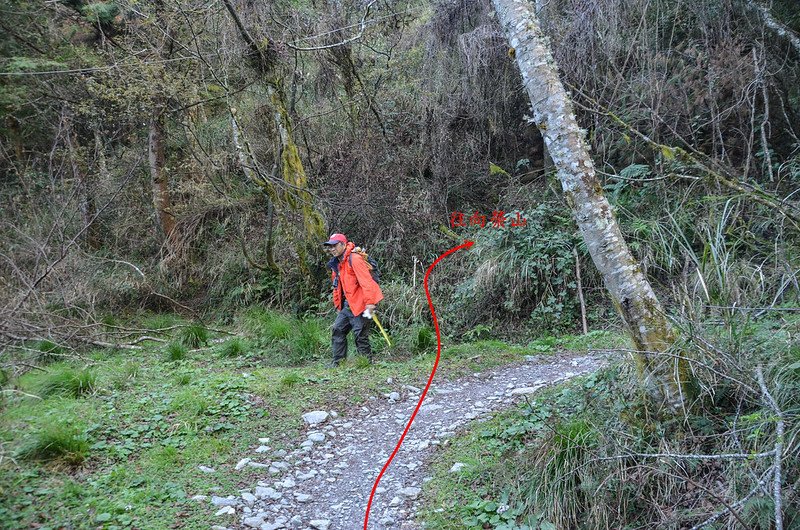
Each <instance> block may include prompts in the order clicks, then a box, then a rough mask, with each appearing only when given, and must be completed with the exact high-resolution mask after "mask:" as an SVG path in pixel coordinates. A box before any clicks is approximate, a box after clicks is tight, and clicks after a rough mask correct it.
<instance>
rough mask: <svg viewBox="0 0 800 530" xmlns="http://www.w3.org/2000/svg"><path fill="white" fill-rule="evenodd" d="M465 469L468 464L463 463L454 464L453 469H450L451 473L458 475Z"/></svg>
mask: <svg viewBox="0 0 800 530" xmlns="http://www.w3.org/2000/svg"><path fill="white" fill-rule="evenodd" d="M465 467H467V464H464V463H463V462H456V463H455V464H453V467H451V468H450V473H458V472H459V471H461V470H462V469H464V468H465Z"/></svg>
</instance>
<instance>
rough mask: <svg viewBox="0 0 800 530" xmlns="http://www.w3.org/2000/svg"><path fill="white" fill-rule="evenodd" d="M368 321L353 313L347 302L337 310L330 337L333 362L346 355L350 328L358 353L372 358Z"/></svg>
mask: <svg viewBox="0 0 800 530" xmlns="http://www.w3.org/2000/svg"><path fill="white" fill-rule="evenodd" d="M369 322H370V321H369V319H366V318H363V317H360V316H358V317H357V316H355V315H353V312H352V311H351V310H350V306H349V305H347V304H345V306H344V309H342V310H341V311H339V315H338V316H337V317H336V321H335V322H334V323H333V335H332V337H331V346H332V347H333V363H334V364H339V363H341V362H342V361H344V359H345V357H347V333H348V332H349V331H350V330H352V331H353V337H355V340H356V350H358V353H359V354H360V355H363V356H364V357H366V358H367V359H369V360H370V361H371V360H372V350H371V349H370V347H369Z"/></svg>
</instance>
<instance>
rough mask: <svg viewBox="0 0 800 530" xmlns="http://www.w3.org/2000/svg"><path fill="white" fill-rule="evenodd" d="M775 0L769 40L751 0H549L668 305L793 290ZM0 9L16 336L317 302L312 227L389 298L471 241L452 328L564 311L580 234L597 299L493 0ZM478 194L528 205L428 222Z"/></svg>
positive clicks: (784, 66)
mask: <svg viewBox="0 0 800 530" xmlns="http://www.w3.org/2000/svg"><path fill="white" fill-rule="evenodd" d="M226 5H230V10H229V9H226ZM792 7H793V6H792V4H791V2H786V3H781V2H775V3H774V5H773V6H772V11H771V13H773V15H770V17H771V18H770V19H769V21H770V22H771V23H772V24H779V25H780V27H781V28H784V29H782V31H784V32H788V33H783V34H780V33H776V31H775V29H773V28H772V27H770V26H771V25H770V23H769V22H767V21H765V19H764V18H763V15H762V14H761V11H760V7H759V4H756V3H754V2H749V3H748V2H732V1H731V2H728V1H713V2H711V1H709V2H705V1H704V2H699V3H693V4H686V3H683V2H672V1H663V2H661V1H658V2H653V1H642V2H637V1H631V2H624V3H620V2H602V1H599V2H549V3H547V4H546V5H543V6H542V7H541V11H540V17H541V19H542V20H543V24H544V25H545V27H546V30H547V32H548V34H549V35H550V38H551V39H552V47H553V50H554V53H555V56H556V60H557V63H558V64H559V65H560V67H561V72H562V75H563V79H564V82H565V84H566V85H567V87H568V89H569V90H570V91H571V92H572V94H573V98H574V100H575V103H576V105H577V109H578V112H579V114H580V116H579V121H580V123H581V124H582V125H583V126H584V127H585V128H586V130H587V134H588V140H589V142H590V144H591V147H592V149H593V151H594V153H595V155H594V156H595V158H596V166H597V168H598V170H599V174H600V176H601V177H602V185H603V187H604V189H605V191H606V193H607V195H608V197H609V198H610V199H611V201H612V203H613V204H614V206H615V208H616V212H617V215H618V216H619V218H620V220H621V222H622V225H623V227H624V231H625V235H626V236H627V238H628V240H629V242H630V244H631V246H632V248H633V250H634V252H635V253H636V255H637V257H638V258H639V259H640V260H641V261H642V262H643V264H644V267H645V268H646V270H647V272H648V274H649V275H650V276H651V278H653V279H654V280H656V282H657V283H658V285H659V286H660V288H661V289H662V290H663V294H662V296H666V297H668V299H669V300H673V301H696V300H700V301H702V302H704V303H705V304H706V305H733V304H736V305H742V301H743V300H744V298H743V297H745V296H747V301H748V304H750V305H754V306H760V305H770V304H772V303H775V302H779V301H781V300H782V299H783V297H785V296H786V294H787V293H788V292H789V291H788V290H789V289H790V288H796V287H797V285H796V283H797V280H796V277H795V269H793V268H792V264H794V263H796V256H795V255H794V250H793V248H794V247H793V246H792V245H790V244H786V243H787V238H791V237H793V234H794V233H795V232H796V230H794V229H793V226H794V225H795V224H796V223H797V218H798V214H797V211H796V208H795V206H794V203H793V202H792V199H793V198H794V197H793V196H792V195H791V194H792V193H793V191H794V190H795V189H796V184H797V179H798V171H799V170H798V164H799V163H800V162H798V153H797V149H798V140H797V136H796V131H795V127H796V124H797V123H798V97H799V95H798V93H797V91H798V89H797V86H798V84H797V73H798V72H797V68H798V65H797V53H798V50H797V48H796V47H794V46H793V44H796V42H797V41H796V38H794V37H793V34H792V33H791V31H792V28H794V29H796V26H793V24H795V25H796V24H797V17H798V15H797V13H796V12H795V11H794V10H792V9H791V8H792ZM3 12H4V14H5V16H4V20H3V30H4V37H3V42H2V52H3V56H4V57H5V58H6V59H5V63H4V64H5V67H4V72H3V75H2V78H1V81H2V85H1V89H2V92H1V93H0V97H1V98H2V100H1V103H2V106H3V115H4V116H5V118H4V122H3V124H2V130H1V131H0V134H2V136H3V143H2V145H3V153H2V165H3V167H2V178H3V179H4V186H3V189H2V193H3V194H4V197H3V219H2V222H3V226H4V228H3V232H4V234H5V243H6V244H5V250H4V260H3V265H2V267H3V278H4V282H5V285H4V287H5V289H4V292H5V298H6V299H5V300H4V303H3V305H4V309H3V312H4V320H5V321H6V324H5V326H6V327H7V331H8V332H14V334H16V335H19V336H22V337H26V338H27V337H29V336H33V335H37V331H36V330H39V331H41V330H42V329H47V330H48V333H51V334H52V333H58V326H59V325H61V324H64V325H67V323H68V322H71V321H72V320H73V319H74V320H76V321H78V322H80V323H81V325H82V331H81V332H80V333H81V334H83V335H86V336H89V335H91V330H92V326H93V325H95V324H97V321H96V319H97V318H98V315H100V314H101V313H103V312H110V311H118V310H129V309H131V308H148V309H162V308H170V309H181V308H184V309H185V308H186V307H191V308H192V309H193V310H195V311H198V312H200V313H203V312H207V311H211V312H213V313H215V314H216V315H218V316H224V315H225V314H226V313H229V312H230V311H231V310H233V309H235V308H237V307H241V306H246V305H249V304H252V303H262V304H267V305H279V306H282V307H285V308H290V309H292V310H294V311H298V312H302V311H306V310H309V309H310V310H313V308H314V306H315V304H318V303H319V300H320V294H321V293H324V292H325V291H326V290H327V284H326V283H325V281H326V275H325V273H324V272H323V271H322V268H321V263H322V261H323V259H324V258H323V256H322V254H321V252H320V249H319V245H318V244H317V243H318V241H319V240H321V239H324V237H323V236H324V235H325V234H327V233H330V232H331V231H342V232H345V233H346V234H347V235H348V236H349V237H350V239H351V240H353V241H356V242H357V243H359V244H362V245H364V246H366V248H368V249H369V250H370V251H372V252H373V253H374V254H375V255H376V256H378V257H380V261H381V264H382V268H383V269H384V270H385V272H384V274H385V277H386V278H387V279H388V280H389V282H390V283H389V284H388V285H387V288H388V290H389V291H390V292H391V296H390V297H388V298H389V299H390V300H391V299H394V300H403V303H405V301H406V300H407V298H408V297H409V296H412V295H411V294H410V293H409V292H406V291H405V290H406V289H407V286H408V280H409V278H410V277H411V276H412V275H413V270H414V268H415V266H414V263H415V257H416V259H419V260H421V262H425V263H427V262H429V260H430V258H431V257H433V256H436V255H438V254H437V251H439V250H440V249H442V248H444V247H445V246H447V245H448V243H449V242H450V241H451V240H456V241H457V240H460V239H462V238H463V237H465V236H469V237H473V238H478V239H481V238H483V239H486V241H487V245H484V246H482V247H483V248H484V249H485V252H482V253H481V254H480V255H479V256H477V258H476V263H474V264H471V265H477V266H471V265H466V264H465V266H464V268H463V270H464V272H463V273H462V274H459V275H457V276H456V277H455V278H453V279H451V280H448V281H447V283H449V285H450V287H451V293H450V294H451V296H452V301H453V304H452V306H453V308H454V310H453V315H452V316H453V318H451V319H450V321H451V324H456V323H457V324H459V325H460V326H463V327H465V328H466V329H470V328H472V327H474V326H476V325H478V324H483V325H486V326H492V327H494V328H497V329H498V330H502V329H506V330H507V329H510V328H512V327H514V328H516V326H517V325H518V324H520V323H522V324H524V325H526V326H533V327H539V328H540V330H543V329H551V328H552V327H553V326H557V327H559V328H561V329H570V330H574V329H577V328H576V325H577V322H578V315H579V313H578V305H577V297H576V296H575V294H576V293H575V283H574V269H575V261H574V260H573V259H572V247H574V246H576V245H577V246H578V251H579V258H580V260H581V263H582V266H583V268H584V269H585V271H584V276H585V277H586V278H585V279H584V283H585V284H586V285H585V287H586V288H587V290H588V293H587V296H588V298H589V306H590V311H589V313H590V317H591V318H595V319H600V321H602V320H603V319H606V318H611V316H610V315H609V313H608V312H607V310H606V308H605V306H606V305H607V304H604V303H603V299H604V296H603V292H602V289H601V285H600V282H599V280H598V279H597V278H596V277H594V276H593V272H592V269H593V268H592V267H591V263H590V262H588V260H587V258H586V254H585V250H582V249H581V244H580V242H579V241H578V240H577V239H576V237H575V236H574V233H575V230H574V222H573V221H572V220H571V219H570V217H569V215H566V214H565V202H564V200H563V198H562V196H561V193H560V189H559V186H558V183H557V180H556V179H555V178H554V175H553V173H554V171H553V170H551V169H550V168H549V165H548V159H547V155H546V153H545V152H544V148H543V144H542V141H541V135H540V133H539V131H538V130H537V128H536V126H535V125H533V124H532V123H531V122H530V118H529V117H528V116H527V114H528V113H529V111H528V106H529V103H528V101H527V98H526V97H525V94H524V92H523V91H522V87H521V83H520V80H519V73H518V70H517V69H516V67H515V65H514V62H513V60H512V59H511V58H510V57H509V55H510V52H509V47H508V45H507V44H506V43H505V41H504V38H503V36H502V35H501V33H500V32H499V27H497V26H496V21H495V20H494V17H493V16H492V15H491V9H490V8H489V6H488V4H487V3H485V2H477V1H462V2H441V3H433V4H430V3H427V2H409V3H385V2H371V3H367V4H366V5H361V4H360V3H353V4H349V3H338V2H312V3H305V2H278V3H274V4H271V5H270V6H258V5H256V4H250V3H243V4H241V5H239V6H233V5H231V4H228V3H223V4H214V5H213V6H209V5H206V4H203V3H192V2H189V3H184V2H177V3H169V4H167V3H159V2H155V3H153V4H148V3H145V4H142V5H139V4H131V5H127V4H123V3H115V2H97V3H88V2H54V3H50V4H47V5H45V6H42V5H39V4H37V3H26V2H10V3H6V4H5V5H4V6H3ZM231 13H233V14H234V15H235V17H236V19H234V18H233V16H232V15H231ZM778 21H779V22H778ZM237 24H238V26H237ZM782 35H783V36H782ZM684 152H685V153H687V155H688V156H677V155H680V154H681V153H684ZM764 197H767V199H764ZM496 210H498V211H504V212H508V213H511V212H516V211H520V212H525V214H526V215H525V217H527V218H530V224H529V225H528V226H527V227H526V228H524V229H519V228H518V229H516V230H505V231H502V230H501V231H497V230H494V231H493V230H490V229H488V228H484V229H483V230H472V232H469V230H463V229H459V233H458V234H456V233H454V231H452V230H447V228H449V225H450V216H451V213H452V212H466V213H467V217H469V215H471V214H472V213H473V212H476V211H477V212H479V213H481V214H483V215H487V216H491V213H492V212H493V211H496ZM778 212H783V213H788V214H789V215H788V216H787V215H779V214H777V213H778ZM787 223H788V224H787ZM472 228H475V227H472ZM795 228H796V227H795ZM787 230H788V233H787ZM467 232H469V233H467ZM243 249H244V250H245V252H244V253H243ZM419 272H420V271H417V273H419ZM395 290H396V291H397V292H394V291H395ZM696 309H697V310H699V311H702V310H703V309H702V308H696ZM612 313H613V312H612ZM56 315H58V316H56ZM53 318H56V319H57V320H53ZM59 318H61V319H65V320H63V321H60V320H58V319H59ZM42 319H44V320H42ZM45 321H46V322H47V323H46V324H45ZM401 323H402V324H407V323H408V322H405V321H402V319H400V316H399V315H398V321H397V322H392V324H398V325H399V324H401ZM39 326H44V327H39ZM64 333H68V334H69V333H71V332H69V331H67V330H65V331H64ZM39 334H40V333H39ZM6 338H8V337H7V336H6ZM73 338H74V337H73Z"/></svg>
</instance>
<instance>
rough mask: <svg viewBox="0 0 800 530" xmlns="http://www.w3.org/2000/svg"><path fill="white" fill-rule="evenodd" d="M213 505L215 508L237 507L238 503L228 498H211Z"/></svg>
mask: <svg viewBox="0 0 800 530" xmlns="http://www.w3.org/2000/svg"><path fill="white" fill-rule="evenodd" d="M211 504H213V505H214V506H236V505H237V504H238V502H237V501H236V499H228V498H227V497H217V496H216V495H212V496H211Z"/></svg>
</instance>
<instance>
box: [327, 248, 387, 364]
mask: <svg viewBox="0 0 800 530" xmlns="http://www.w3.org/2000/svg"><path fill="white" fill-rule="evenodd" d="M323 246H324V247H325V250H326V251H327V252H328V254H330V256H331V259H330V261H328V268H329V269H331V280H333V305H334V306H335V307H336V309H337V310H338V311H339V314H338V315H337V316H336V321H335V322H334V323H333V333H332V336H331V347H332V349H333V362H332V364H333V365H334V366H338V365H339V364H341V363H342V362H343V361H344V359H345V357H347V333H348V332H350V331H351V330H352V331H353V337H354V338H355V342H356V349H357V350H358V353H359V354H360V355H363V356H365V357H366V358H367V359H369V361H370V362H372V349H371V348H370V345H369V324H370V319H369V318H364V317H363V316H362V313H363V312H364V310H366V309H368V310H369V311H370V312H372V311H374V310H375V306H376V305H377V303H378V302H380V301H381V300H383V293H382V292H381V288H380V286H379V285H378V284H377V282H376V281H375V280H374V279H373V278H372V274H371V273H370V266H369V264H368V263H367V261H366V260H365V259H364V257H363V256H362V255H361V254H358V253H357V252H353V249H354V248H355V245H354V244H353V243H350V242H348V241H347V238H346V237H345V236H344V235H343V234H333V235H331V237H330V238H329V239H328V241H326V242H324V243H323Z"/></svg>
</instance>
